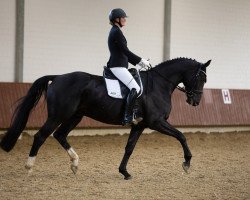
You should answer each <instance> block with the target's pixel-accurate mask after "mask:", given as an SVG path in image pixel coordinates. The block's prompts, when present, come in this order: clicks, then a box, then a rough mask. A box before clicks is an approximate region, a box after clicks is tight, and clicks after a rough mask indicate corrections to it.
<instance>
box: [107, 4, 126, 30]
mask: <svg viewBox="0 0 250 200" xmlns="http://www.w3.org/2000/svg"><path fill="white" fill-rule="evenodd" d="M124 17H128V16H127V14H126V13H125V11H124V10H123V9H121V8H115V9H113V10H111V11H110V13H109V21H110V22H111V23H114V21H115V19H116V18H119V19H120V18H124ZM119 25H120V26H121V24H120V21H119Z"/></svg>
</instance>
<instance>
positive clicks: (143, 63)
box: [138, 58, 151, 70]
mask: <svg viewBox="0 0 250 200" xmlns="http://www.w3.org/2000/svg"><path fill="white" fill-rule="evenodd" d="M138 65H139V66H140V67H141V69H145V70H148V69H150V68H151V64H150V62H149V61H148V60H145V59H143V58H142V59H141V61H140V62H139V63H138Z"/></svg>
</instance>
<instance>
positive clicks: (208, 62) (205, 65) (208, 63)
mask: <svg viewBox="0 0 250 200" xmlns="http://www.w3.org/2000/svg"><path fill="white" fill-rule="evenodd" d="M210 63H211V60H209V61H207V62H206V63H205V64H204V65H203V66H204V67H207V66H208V65H210Z"/></svg>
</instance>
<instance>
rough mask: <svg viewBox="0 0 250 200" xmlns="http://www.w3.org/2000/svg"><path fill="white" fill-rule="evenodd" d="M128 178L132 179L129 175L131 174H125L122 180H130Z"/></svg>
mask: <svg viewBox="0 0 250 200" xmlns="http://www.w3.org/2000/svg"><path fill="white" fill-rule="evenodd" d="M130 179H132V176H131V175H129V176H125V177H124V180H130Z"/></svg>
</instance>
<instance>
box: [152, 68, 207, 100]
mask: <svg viewBox="0 0 250 200" xmlns="http://www.w3.org/2000/svg"><path fill="white" fill-rule="evenodd" d="M149 69H150V70H152V71H154V72H156V73H157V74H158V75H159V76H160V77H162V78H163V79H164V80H165V81H167V82H169V83H171V84H172V85H175V84H174V83H173V82H172V81H170V80H169V79H167V78H166V77H164V76H163V75H161V74H160V73H159V72H158V71H156V70H154V68H153V67H152V66H151V65H150V68H149ZM200 72H202V73H203V74H204V75H205V76H207V74H206V72H204V71H203V70H201V68H199V70H198V72H197V74H196V75H195V77H194V78H193V79H195V80H196V81H197V78H198V77H199V75H200ZM195 85H196V82H195V83H194V85H193V87H192V88H191V90H190V91H187V90H186V89H185V87H180V86H179V85H177V86H176V87H175V88H177V89H178V90H180V91H181V92H184V93H186V94H187V96H189V97H192V96H193V95H194V93H202V91H197V90H194V87H195Z"/></svg>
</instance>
